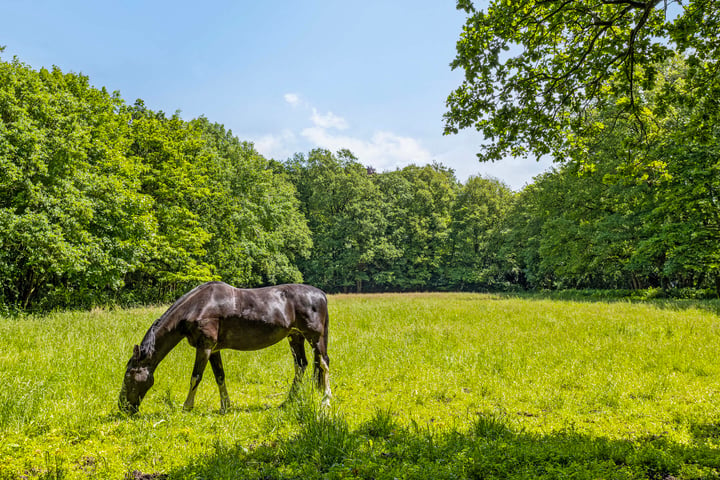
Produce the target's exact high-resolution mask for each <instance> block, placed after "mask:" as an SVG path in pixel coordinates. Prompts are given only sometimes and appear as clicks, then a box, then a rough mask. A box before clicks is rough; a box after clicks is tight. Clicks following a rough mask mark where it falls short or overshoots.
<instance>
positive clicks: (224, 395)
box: [210, 352, 230, 413]
mask: <svg viewBox="0 0 720 480" xmlns="http://www.w3.org/2000/svg"><path fill="white" fill-rule="evenodd" d="M210 366H211V367H212V370H213V373H214V374H215V381H216V382H217V385H218V389H219V390H220V411H221V412H222V413H225V412H227V410H228V408H230V395H228V391H227V387H226V386H225V370H224V369H223V364H222V357H220V352H213V353H212V354H210Z"/></svg>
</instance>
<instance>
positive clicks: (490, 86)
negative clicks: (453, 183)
mask: <svg viewBox="0 0 720 480" xmlns="http://www.w3.org/2000/svg"><path fill="white" fill-rule="evenodd" d="M457 5H458V9H462V10H464V11H465V12H467V14H468V19H467V21H466V23H465V26H464V28H463V32H462V34H461V36H460V39H459V41H458V43H457V56H456V58H455V60H454V61H453V62H452V63H451V66H452V68H453V69H458V68H459V69H463V70H464V71H465V80H464V81H463V83H462V85H461V86H460V87H458V88H457V89H456V90H455V91H453V92H452V93H451V94H450V95H449V97H448V100H447V107H448V111H447V113H446V114H445V132H446V133H457V131H458V130H459V129H464V128H468V127H474V128H476V129H477V130H478V131H480V132H482V133H483V134H484V136H485V138H486V139H488V140H489V142H490V144H488V145H485V146H483V148H482V152H481V153H479V154H478V156H479V157H480V159H481V160H498V159H501V158H503V156H505V155H507V154H511V155H515V156H525V155H527V154H529V153H533V154H535V155H537V156H541V155H547V154H552V155H554V156H555V158H557V159H560V160H564V159H565V158H566V156H567V155H568V154H576V153H577V152H579V154H580V155H582V154H584V153H585V152H586V151H587V145H586V144H585V142H584V141H583V138H584V137H592V136H594V135H595V134H596V133H597V132H599V131H601V130H603V129H606V127H608V126H611V125H612V122H610V123H608V124H606V123H599V122H592V121H588V116H587V114H588V112H590V111H592V110H597V109H602V108H604V107H609V106H611V105H612V106H613V107H615V110H616V117H615V118H624V119H633V120H634V121H635V122H636V123H637V124H638V125H639V127H638V128H639V132H638V135H636V136H635V138H634V141H635V142H638V141H640V140H642V138H643V133H644V127H645V125H646V123H645V121H646V120H647V118H643V112H644V109H647V108H662V105H663V104H664V103H665V101H656V102H655V103H654V105H652V106H650V107H648V105H647V104H646V102H645V101H644V98H643V92H647V91H650V90H652V89H653V88H654V86H655V84H656V80H657V78H658V75H657V74H658V68H659V66H660V65H662V63H663V62H664V61H665V60H667V59H668V58H670V57H672V56H673V55H674V54H675V53H674V52H676V51H677V52H680V53H683V54H684V55H686V56H687V61H688V75H687V82H688V85H689V86H690V89H691V90H693V91H694V92H695V93H696V95H697V97H698V98H697V99H696V100H694V102H695V103H696V104H697V105H698V106H700V107H702V108H701V109H699V110H698V113H701V114H702V116H704V118H705V119H706V120H709V119H713V120H714V121H715V122H716V121H717V119H718V118H719V117H718V115H720V113H718V109H717V108H715V107H713V105H715V103H716V101H715V100H713V99H717V98H718V91H720V75H718V74H717V72H718V67H720V65H719V64H718V60H720V22H718V11H719V10H720V8H719V7H720V2H718V0H709V1H708V0H690V1H689V2H688V3H687V4H684V2H681V1H680V0H671V1H666V2H660V1H659V0H646V1H642V0H640V1H638V0H591V1H583V2H571V1H566V0H503V1H500V0H493V1H491V2H490V5H489V6H488V8H487V11H480V10H476V9H475V7H474V5H473V3H472V1H471V0H458V4H457ZM659 94H660V95H661V96H663V97H665V98H666V100H667V101H672V100H673V98H672V95H671V92H659Z"/></svg>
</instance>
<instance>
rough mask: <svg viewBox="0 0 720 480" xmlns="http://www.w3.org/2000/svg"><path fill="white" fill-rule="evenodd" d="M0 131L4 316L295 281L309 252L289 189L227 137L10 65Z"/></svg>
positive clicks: (200, 123) (3, 79)
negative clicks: (223, 285) (214, 283)
mask: <svg viewBox="0 0 720 480" xmlns="http://www.w3.org/2000/svg"><path fill="white" fill-rule="evenodd" d="M0 120H1V121H0V247H1V248H0V302H2V303H3V304H4V309H5V310H11V309H37V310H47V309H52V308H63V307H72V306H92V305H98V304H107V303H115V302H121V303H122V302H125V303H132V302H157V301H162V300H171V299H174V298H176V297H177V296H178V295H179V294H180V293H183V292H184V291H186V290H187V289H188V288H190V287H191V286H193V285H196V284H197V283H199V282H203V281H207V280H214V279H221V278H222V279H225V280H227V281H229V282H232V283H234V284H236V285H247V286H253V285H259V284H265V283H278V282H285V281H288V282H290V281H301V279H302V277H301V275H300V272H299V270H298V268H297V266H296V260H297V258H296V257H298V256H302V255H307V253H308V250H309V247H310V245H311V239H310V236H309V231H308V229H307V226H306V222H305V219H304V218H303V217H302V215H301V214H300V212H299V211H298V202H297V200H296V199H295V192H294V187H293V186H292V184H291V183H290V182H289V181H288V180H287V179H285V178H284V177H283V176H282V175H280V174H277V173H275V172H274V171H273V170H272V169H271V166H270V165H269V162H268V161H267V160H265V159H264V158H262V157H261V156H260V155H259V154H258V153H257V152H256V151H255V150H254V148H253V147H252V145H251V144H247V143H241V142H240V141H239V140H238V139H237V138H235V137H233V136H232V134H231V133H230V132H226V131H225V129H224V128H223V127H222V126H220V125H213V124H210V122H208V121H207V120H205V119H198V120H194V121H191V122H186V121H183V120H182V119H180V118H179V116H177V115H173V116H172V117H170V118H167V117H166V116H165V115H164V114H163V113H162V112H153V111H151V110H150V109H148V108H146V107H145V105H144V104H143V102H142V101H140V100H138V101H137V102H136V103H135V104H134V105H133V106H127V105H126V104H125V103H124V102H123V100H122V99H121V98H120V97H119V95H118V94H117V93H114V94H112V95H111V94H108V93H107V92H106V91H105V89H101V90H98V89H96V88H93V87H92V86H90V84H89V82H88V79H87V77H84V76H82V75H79V74H74V73H69V74H65V73H62V72H61V71H60V70H59V69H58V68H53V69H52V70H51V71H50V70H46V69H41V70H40V71H34V70H32V69H30V68H29V67H27V66H26V65H24V64H22V63H21V62H19V61H18V60H17V59H14V60H13V61H12V62H0Z"/></svg>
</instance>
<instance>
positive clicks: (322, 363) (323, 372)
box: [312, 337, 332, 406]
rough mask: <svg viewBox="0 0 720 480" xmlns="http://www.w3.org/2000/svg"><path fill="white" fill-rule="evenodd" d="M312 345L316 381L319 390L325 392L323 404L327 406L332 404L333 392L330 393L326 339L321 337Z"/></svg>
mask: <svg viewBox="0 0 720 480" xmlns="http://www.w3.org/2000/svg"><path fill="white" fill-rule="evenodd" d="M312 345H313V352H314V354H315V372H314V373H315V381H316V382H317V386H318V388H319V389H320V390H323V400H322V404H323V405H325V406H327V405H329V404H330V398H331V397H332V392H331V391H330V357H328V354H327V346H326V343H325V338H324V337H320V338H319V339H318V340H317V341H316V342H314V343H313V344H312Z"/></svg>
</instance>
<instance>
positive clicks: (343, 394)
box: [0, 294, 720, 479]
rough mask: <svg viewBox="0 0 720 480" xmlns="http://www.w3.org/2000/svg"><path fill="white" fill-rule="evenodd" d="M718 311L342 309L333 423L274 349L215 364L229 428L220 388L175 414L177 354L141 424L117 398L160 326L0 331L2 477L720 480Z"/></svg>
mask: <svg viewBox="0 0 720 480" xmlns="http://www.w3.org/2000/svg"><path fill="white" fill-rule="evenodd" d="M717 307H718V305H717V304H713V303H707V302H706V303H682V302H667V301H666V302H664V303H625V302H614V303H603V302H578V301H558V300H544V299H535V298H509V297H498V296H488V295H477V294H405V295H367V296H352V295H349V296H344V295H337V296H332V297H330V308H331V323H330V345H329V354H330V358H331V365H330V367H331V381H332V386H333V393H334V399H333V404H332V407H331V408H330V409H329V410H321V409H319V398H318V397H317V396H314V394H313V393H312V391H311V389H309V390H310V391H306V392H305V395H302V396H301V397H300V399H299V400H296V401H294V402H289V403H284V402H285V400H286V396H287V392H288V389H289V386H290V383H291V381H292V376H293V367H292V359H291V355H290V349H289V347H288V345H287V344H286V342H282V343H281V344H279V345H276V346H274V347H271V348H268V349H265V350H261V351H258V352H233V351H225V352H224V353H223V355H224V363H225V370H226V375H227V379H226V381H227V385H228V389H229V391H230V396H231V400H232V402H233V408H231V410H230V411H229V412H228V413H227V414H226V415H220V414H219V413H218V409H219V396H218V392H217V388H216V387H215V384H214V381H213V379H212V373H211V372H210V371H209V369H208V372H207V374H206V376H205V380H204V381H203V383H202V385H201V386H200V390H199V392H198V395H197V397H196V402H195V405H196V407H195V410H193V412H191V413H185V412H182V409H181V405H182V401H183V400H184V397H185V395H186V393H187V388H188V386H189V376H190V371H191V368H192V363H193V359H194V352H193V350H192V349H191V348H190V347H189V346H188V345H187V344H186V343H184V342H183V343H181V344H180V345H179V346H178V347H177V348H176V349H175V350H173V351H172V352H171V353H170V355H169V356H168V357H167V358H166V359H165V360H164V361H163V363H161V365H160V367H159V368H158V370H157V371H156V374H155V378H156V383H155V386H154V387H153V388H152V389H151V390H150V392H149V393H148V395H147V397H146V398H145V400H144V402H143V404H142V406H141V412H140V414H139V415H137V416H135V417H125V416H121V415H120V414H118V413H117V408H116V403H117V395H118V391H119V387H120V382H121V379H122V375H123V372H124V367H125V363H126V361H127V359H128V358H129V356H130V354H131V351H132V345H133V344H135V343H138V342H139V341H140V339H141V338H142V336H143V334H144V333H145V331H146V329H147V328H148V327H149V325H150V324H151V323H152V321H153V320H154V319H155V318H157V317H158V316H159V315H160V314H161V313H162V311H163V309H160V308H151V309H134V310H107V311H102V310H96V311H93V312H69V313H57V314H53V315H49V316H46V317H38V318H36V317H28V318H15V319H3V320H0V437H1V439H2V441H0V478H19V477H25V478H118V479H119V478H150V475H151V474H154V475H156V477H155V478H161V477H160V475H169V476H170V477H171V478H266V479H267V478H346V477H348V478H349V477H360V478H430V477H434V478H505V477H514V478H540V477H545V478H557V477H560V476H576V477H578V478H602V477H608V478H609V477H615V478H669V477H670V476H674V477H675V478H716V477H717V476H718V471H720V361H719V360H718V352H720V317H718V314H717V312H718V308H717ZM308 377H310V376H309V375H308ZM308 383H310V382H308ZM141 473H142V474H145V475H146V477H141Z"/></svg>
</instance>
